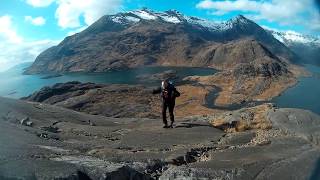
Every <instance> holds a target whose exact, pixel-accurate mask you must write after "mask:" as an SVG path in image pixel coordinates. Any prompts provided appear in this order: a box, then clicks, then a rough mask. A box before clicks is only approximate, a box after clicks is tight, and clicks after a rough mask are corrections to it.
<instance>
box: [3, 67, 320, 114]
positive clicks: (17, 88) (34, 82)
mask: <svg viewBox="0 0 320 180" xmlns="http://www.w3.org/2000/svg"><path fill="white" fill-rule="evenodd" d="M28 65H30V64H24V65H22V66H17V67H16V68H14V69H11V70H9V71H7V72H5V73H0V96H4V97H11V98H20V97H24V96H27V95H29V94H31V93H33V92H34V91H37V90H39V89H40V88H42V87H43V86H48V85H53V84H55V83H59V82H68V81H80V82H94V83H111V84H112V83H113V84H144V82H143V81H141V79H138V78H137V76H139V75H145V74H154V73H160V72H163V71H166V70H175V71H177V75H178V76H179V77H185V76H191V75H210V74H213V73H215V72H216V71H215V70H213V69H208V68H182V67H143V68H137V69H130V70H124V71H112V72H105V73H69V74H65V75H63V76H60V77H55V78H51V79H41V78H42V77H45V75H22V72H23V68H25V67H27V66H28ZM306 68H307V69H308V70H309V71H311V72H312V73H314V76H312V77H307V78H300V79H299V83H298V84H297V85H296V86H294V87H292V88H289V89H288V90H287V91H285V92H284V93H283V94H282V95H281V96H279V97H276V98H274V99H273V100H272V102H273V103H276V104H277V106H279V107H289V108H301V109H308V110H311V111H313V112H315V113H318V114H320V67H318V66H313V65H306Z"/></svg>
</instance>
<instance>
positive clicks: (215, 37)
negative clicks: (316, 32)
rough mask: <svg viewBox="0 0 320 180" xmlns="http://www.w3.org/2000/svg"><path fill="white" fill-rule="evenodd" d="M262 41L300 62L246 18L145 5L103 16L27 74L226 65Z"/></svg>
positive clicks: (277, 54) (41, 58)
mask: <svg viewBox="0 0 320 180" xmlns="http://www.w3.org/2000/svg"><path fill="white" fill-rule="evenodd" d="M243 39H252V40H255V41H256V43H252V44H251V45H247V47H243V48H242V47H238V44H236V45H234V44H233V43H234V42H237V41H239V40H243ZM260 44H261V45H262V46H263V47H264V48H265V49H268V51H269V52H270V54H273V57H278V58H282V59H286V60H291V61H294V58H295V56H294V54H293V53H292V52H291V51H290V50H289V49H288V48H287V47H286V46H285V45H283V44H282V43H281V42H279V41H278V40H276V39H275V38H274V37H273V36H272V35H271V34H270V33H268V32H266V31H265V30H264V29H263V28H261V27H260V26H258V25H257V24H255V23H254V22H252V21H250V20H248V19H246V18H245V17H243V16H238V17H236V18H233V19H231V20H229V21H227V22H224V23H215V22H212V21H206V20H202V19H198V18H195V17H187V16H184V15H182V14H180V13H179V12H176V11H166V12H163V13H159V12H153V11H150V10H147V9H143V10H139V11H131V12H127V13H119V14H116V15H108V16H103V17H102V18H101V19H99V20H98V21H97V22H95V23H94V24H92V25H91V26H90V27H88V28H87V29H86V30H84V31H82V32H81V33H78V34H75V35H73V36H69V37H67V38H65V39H64V40H63V41H62V42H61V43H60V44H59V45H57V46H55V47H52V48H49V49H48V50H46V51H44V52H42V53H41V54H40V55H39V56H38V57H37V58H36V60H35V62H34V64H33V65H32V66H31V67H30V68H28V69H27V70H26V72H25V73H27V74H35V73H52V72H75V71H85V72H102V71H107V70H109V69H122V68H131V67H137V66H141V65H171V66H199V67H205V66H212V65H215V66H221V65H220V64H221V63H222V62H223V63H224V61H234V60H236V59H238V57H237V56H239V57H240V58H241V59H248V60H252V58H253V56H252V54H250V53H252V51H250V53H248V52H246V51H248V48H253V49H255V48H256V47H255V46H260ZM250 46H253V47H250ZM232 49H235V50H232ZM249 50H250V49H249ZM230 51H232V52H236V53H232V54H229V53H230ZM257 53H259V52H257ZM214 54H216V55H214ZM213 55H214V56H215V57H213ZM258 56H259V55H258ZM225 58H228V59H225ZM219 63H220V64H219ZM234 64H236V62H234Z"/></svg>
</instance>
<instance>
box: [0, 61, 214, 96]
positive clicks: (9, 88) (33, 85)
mask: <svg viewBox="0 0 320 180" xmlns="http://www.w3.org/2000/svg"><path fill="white" fill-rule="evenodd" d="M29 65H30V64H24V65H20V66H17V67H15V68H12V69H11V70H9V71H7V72H3V73H0V96H4V97H11V98H21V97H24V96H27V95H30V94H32V93H33V92H34V91H37V90H39V89H40V88H42V87H44V86H48V85H53V84H55V83H61V82H68V81H80V82H94V83H110V84H144V83H145V82H143V80H141V79H139V78H137V76H139V75H146V74H154V73H161V72H163V71H166V70H175V71H176V72H177V75H178V77H179V78H181V77H186V76H192V75H200V76H201V75H202V76H203V75H210V74H213V73H215V72H216V70H214V69H209V68H189V67H184V68H183V67H143V68H136V69H129V70H123V71H110V72H105V73H68V74H65V75H63V76H60V77H55V78H50V79H42V77H45V76H46V75H22V72H23V69H24V68H26V67H28V66H29ZM153 85H154V84H153Z"/></svg>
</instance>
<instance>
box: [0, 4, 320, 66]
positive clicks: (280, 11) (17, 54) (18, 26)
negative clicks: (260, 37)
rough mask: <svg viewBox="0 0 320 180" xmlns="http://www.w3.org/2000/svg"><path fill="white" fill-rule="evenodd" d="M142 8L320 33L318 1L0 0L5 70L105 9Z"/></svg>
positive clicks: (1, 61) (1, 62)
mask: <svg viewBox="0 0 320 180" xmlns="http://www.w3.org/2000/svg"><path fill="white" fill-rule="evenodd" d="M143 7H147V8H150V9H153V10H156V11H165V10H169V9H175V10H178V11H180V12H181V13H183V14H185V15H189V16H197V17H201V18H205V19H209V20H217V21H223V20H227V19H229V18H232V17H234V16H236V15H238V14H243V15H245V16H246V17H247V18H249V19H252V20H254V21H255V22H257V23H258V24H260V25H262V26H264V27H268V28H272V29H277V30H281V31H288V30H291V31H295V32H298V33H302V34H310V35H314V36H320V11H319V9H317V8H316V7H317V6H316V5H315V1H314V0H1V1H0V24H1V26H0V41H1V42H2V43H1V44H0V48H1V49H2V51H1V52H0V71H1V70H4V69H7V68H9V67H11V66H14V65H16V64H19V63H22V62H26V61H33V60H34V59H35V57H36V56H37V55H38V54H39V53H40V52H41V51H43V50H45V49H46V48H48V47H50V46H52V45H55V44H57V43H59V42H60V41H61V40H62V39H63V38H64V37H66V36H68V35H71V34H73V33H75V32H78V31H81V30H83V29H84V28H86V27H87V26H88V25H90V24H91V23H93V22H94V21H95V20H97V19H98V18H99V17H101V16H102V15H104V14H114V13H117V12H120V11H128V10H135V9H140V8H143Z"/></svg>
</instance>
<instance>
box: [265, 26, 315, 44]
mask: <svg viewBox="0 0 320 180" xmlns="http://www.w3.org/2000/svg"><path fill="white" fill-rule="evenodd" d="M269 31H270V32H271V34H272V35H273V36H274V37H275V38H276V39H278V40H279V41H280V42H282V43H284V44H287V45H288V44H290V43H301V44H310V45H317V46H320V39H319V38H318V37H315V36H310V35H303V34H300V33H298V32H295V31H284V32H278V31H274V30H269Z"/></svg>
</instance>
